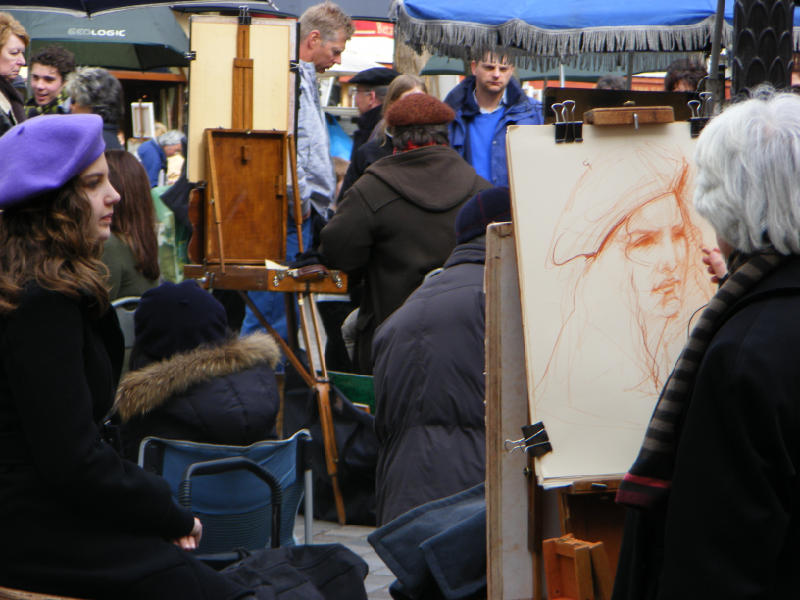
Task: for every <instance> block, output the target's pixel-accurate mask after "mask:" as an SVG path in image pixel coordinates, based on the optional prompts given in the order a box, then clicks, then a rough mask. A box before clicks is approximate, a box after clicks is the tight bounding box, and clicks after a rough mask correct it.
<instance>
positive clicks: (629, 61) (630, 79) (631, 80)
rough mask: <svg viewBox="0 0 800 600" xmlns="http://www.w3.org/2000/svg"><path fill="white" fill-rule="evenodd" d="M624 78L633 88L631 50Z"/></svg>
mask: <svg viewBox="0 0 800 600" xmlns="http://www.w3.org/2000/svg"><path fill="white" fill-rule="evenodd" d="M722 1H723V2H724V1H725V0H722ZM625 79H626V80H627V81H628V89H629V90H631V89H633V52H628V72H627V73H626V74H625Z"/></svg>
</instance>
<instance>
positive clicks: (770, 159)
mask: <svg viewBox="0 0 800 600" xmlns="http://www.w3.org/2000/svg"><path fill="white" fill-rule="evenodd" d="M299 24H300V33H299V42H298V48H299V68H298V76H299V80H300V93H299V96H298V104H299V106H298V112H297V121H298V127H297V187H298V189H297V196H298V197H299V199H300V204H301V213H302V225H301V226H300V228H299V230H298V228H297V224H296V223H295V221H294V218H293V216H292V217H291V218H290V219H289V220H288V223H287V228H286V229H287V239H286V255H287V257H289V260H290V261H292V260H293V259H297V260H299V261H303V260H308V259H309V257H310V258H312V259H314V260H317V261H319V262H321V263H322V264H324V265H325V266H327V267H330V268H333V269H340V270H343V271H345V272H347V273H348V275H349V277H350V283H351V288H350V296H349V297H345V298H344V301H343V302H340V303H334V302H330V303H325V304H326V306H325V308H321V311H322V312H323V316H324V323H325V327H326V329H327V335H328V338H329V340H332V341H333V342H338V347H339V348H340V352H339V354H338V355H337V356H336V357H335V359H332V361H331V362H334V360H335V361H336V364H337V365H342V370H348V371H351V372H354V373H358V374H362V375H369V376H372V377H373V382H374V391H375V399H376V404H375V413H374V430H375V433H376V434H377V439H378V442H379V450H378V454H377V456H376V457H375V463H376V468H375V490H374V494H375V498H376V500H377V508H376V515H375V524H377V525H384V524H387V523H390V522H391V521H393V520H394V519H396V518H397V517H399V516H401V515H403V514H405V513H407V512H408V511H410V510H412V509H414V508H416V507H419V506H420V505H424V504H426V503H428V502H431V501H434V500H438V499H441V498H443V497H446V496H450V495H453V494H457V493H459V492H462V491H464V490H467V489H470V488H473V487H474V486H476V485H478V484H480V483H481V482H483V480H484V476H485V475H484V473H485V450H484V448H485V425H484V410H485V409H484V403H483V401H484V396H485V389H484V385H485V381H484V378H485V356H484V336H485V331H484V329H485V324H484V321H485V319H484V304H485V297H484V284H483V281H484V279H483V278H484V263H485V258H486V245H485V234H486V228H487V226H488V225H489V224H491V223H493V222H504V221H510V220H511V192H510V190H509V173H508V160H507V156H506V132H507V130H508V128H509V126H511V125H527V124H533V125H537V124H542V123H543V111H542V107H541V104H540V103H539V102H538V101H536V100H535V99H533V98H531V97H529V96H528V95H527V94H526V93H525V92H524V90H523V89H522V87H521V85H520V84H519V82H518V81H517V80H516V79H515V78H514V66H513V64H512V63H511V62H510V60H509V59H508V57H507V56H505V55H503V54H502V52H499V51H494V52H484V53H482V54H481V55H479V56H475V57H473V59H474V60H472V61H471V63H470V71H471V75H469V76H467V77H465V78H464V79H463V80H462V81H461V82H460V83H459V84H458V85H457V86H456V87H455V88H454V89H452V90H451V91H450V92H449V93H448V94H447V96H446V97H445V98H444V100H443V101H442V100H439V99H438V98H436V97H434V96H432V95H430V94H428V93H427V88H426V84H425V82H424V81H423V80H422V79H421V78H420V77H418V76H416V75H414V74H410V73H399V72H397V71H395V70H393V69H390V68H386V67H379V68H370V69H367V70H365V71H363V72H361V73H358V74H357V75H355V76H354V77H353V78H352V79H351V81H350V82H351V84H353V85H354V86H355V87H354V94H353V101H354V104H355V106H356V107H357V109H358V112H359V117H358V123H357V125H358V129H357V131H356V133H355V134H354V139H353V142H354V143H353V148H352V154H351V156H350V161H349V162H347V161H345V162H343V163H342V162H340V163H339V164H336V161H335V160H334V158H333V157H332V156H331V154H330V151H329V137H328V126H327V122H326V116H325V114H324V111H323V109H322V106H321V103H320V97H319V89H318V84H317V76H318V75H319V74H321V73H323V72H325V71H326V70H328V69H330V68H331V67H332V66H333V65H335V64H338V63H340V62H341V56H342V53H343V51H344V50H345V47H346V45H347V42H348V40H349V39H350V37H351V36H352V35H353V33H354V27H353V23H352V21H351V19H350V17H349V16H348V15H346V14H345V13H344V12H343V11H342V9H341V8H340V7H338V6H337V5H335V4H333V3H331V2H327V1H326V2H323V3H321V4H318V5H315V6H312V7H310V8H309V9H307V10H306V11H305V12H304V14H303V15H302V16H301V17H300V21H299ZM30 41H31V40H30V38H29V36H28V34H27V32H26V31H25V29H24V28H23V27H22V25H20V23H19V22H18V21H16V20H15V19H14V18H13V17H12V16H11V15H9V14H7V13H3V12H0V248H2V251H1V252H0V365H2V369H0V531H2V532H3V542H4V543H3V544H1V545H0V564H2V567H0V585H4V586H10V587H15V588H20V589H25V590H32V591H43V592H49V593H59V594H67V595H74V596H79V597H92V598H94V597H97V598H110V597H113V598H131V599H134V598H153V599H158V598H170V599H181V598H187V599H189V598H191V599H201V598H208V599H209V600H212V599H231V600H234V599H239V598H250V597H255V596H253V590H252V589H248V588H246V587H243V586H242V585H240V584H239V583H236V582H234V581H233V580H231V579H230V578H227V577H226V576H225V575H224V574H222V573H219V572H217V571H215V570H213V569H211V568H210V567H208V566H207V565H206V564H204V563H203V562H201V561H200V560H198V559H197V558H196V557H194V556H193V555H192V552H191V551H192V550H193V549H195V548H196V547H197V545H198V543H199V540H200V538H201V536H202V523H201V522H200V521H199V520H198V519H197V518H196V517H194V516H193V515H192V514H191V512H190V511H188V510H187V509H185V508H181V507H180V506H179V505H178V504H176V503H175V501H174V499H173V498H172V495H171V491H170V489H169V487H168V486H167V484H166V483H165V482H164V481H163V480H162V479H161V478H160V477H159V476H157V475H154V474H152V473H150V472H148V471H146V470H144V469H142V468H140V467H139V466H137V465H136V459H137V455H138V448H139V443H140V442H141V440H142V439H143V438H144V437H146V436H148V435H157V436H164V437H172V438H179V439H185V440H193V441H203V442H209V443H216V444H228V445H247V444H251V443H253V442H256V441H260V440H264V439H270V438H275V437H277V436H278V435H279V434H280V433H281V432H279V431H278V428H277V425H278V421H279V406H280V383H279V381H280V380H279V378H278V377H277V375H276V373H277V374H279V373H280V371H281V369H282V368H283V367H282V362H281V361H282V357H281V355H280V351H279V349H278V345H277V343H276V341H275V340H274V339H273V338H272V337H271V336H270V335H267V334H266V333H264V332H263V331H261V330H262V329H263V326H262V325H261V322H260V319H259V317H264V318H266V319H267V321H268V322H269V323H270V324H271V326H272V327H274V328H275V329H276V330H277V331H278V333H279V334H281V335H283V336H284V337H286V336H288V331H287V328H288V322H291V321H292V319H289V318H287V317H288V315H287V314H286V312H285V311H286V304H285V302H284V297H283V294H269V293H263V292H251V293H250V294H249V295H250V299H251V301H252V306H253V307H255V310H254V309H253V308H251V307H250V306H248V308H247V310H246V312H244V316H243V322H241V324H240V323H238V322H236V323H234V322H233V321H234V319H232V318H231V310H230V308H229V307H227V306H223V304H221V303H220V302H219V301H218V300H217V299H216V298H215V297H214V296H213V295H212V294H211V293H209V292H207V291H206V290H204V289H202V288H201V287H200V286H199V285H198V284H197V283H196V282H194V281H183V282H180V281H175V282H173V281H169V280H165V278H164V276H163V273H162V268H161V265H160V260H159V258H160V256H159V240H158V234H157V231H158V224H157V212H158V206H159V205H158V203H154V202H155V199H154V196H153V189H154V188H156V189H161V186H163V185H164V184H165V183H169V182H168V181H167V172H168V159H169V158H170V157H173V156H179V155H183V154H185V152H186V147H185V142H186V140H185V136H184V135H183V134H182V133H181V132H179V131H176V130H170V131H167V130H165V129H164V130H162V131H160V132H159V133H158V134H157V135H156V136H155V137H154V138H153V139H150V140H148V141H146V142H145V143H143V144H141V145H140V146H139V147H138V150H137V151H136V152H135V153H131V152H128V151H127V150H125V148H124V146H123V141H124V140H120V136H119V125H120V120H121V118H122V114H123V104H122V87H121V85H120V83H119V81H118V80H117V79H116V78H115V77H114V76H113V75H112V74H111V73H109V72H108V71H107V70H106V69H103V68H99V67H76V65H75V60H74V57H73V56H72V55H71V53H70V52H69V51H67V50H65V49H64V48H61V47H59V46H51V47H47V48H44V49H42V50H40V51H39V52H37V53H36V54H35V55H34V56H32V57H31V58H30V65H29V71H28V73H29V81H28V85H29V89H30V97H29V98H27V99H26V98H24V97H23V95H22V94H21V93H20V88H19V86H18V85H15V83H18V81H19V75H20V69H21V67H22V66H24V65H25V64H26V58H25V52H26V48H27V47H28V45H29V44H30ZM673 67H674V68H671V69H670V71H668V73H667V77H666V79H665V89H667V90H668V91H697V90H698V87H699V86H701V85H702V83H701V82H702V80H703V78H704V77H705V76H706V73H705V70H704V69H703V68H702V67H701V66H700V65H697V64H696V63H693V62H691V61H686V62H681V63H676V64H675V65H673ZM623 86H624V82H623V81H621V80H619V78H613V77H608V78H604V79H603V80H602V81H600V82H598V86H597V87H598V88H603V89H622V87H623ZM795 149H798V152H796V153H795V152H794V150H795ZM798 157H800V97H797V96H794V95H792V94H781V93H774V92H767V91H762V92H759V94H757V95H756V97H754V98H752V99H749V100H747V101H744V102H741V103H739V104H737V105H734V106H732V107H730V108H728V109H727V110H725V111H724V112H723V113H722V114H721V115H720V116H718V117H717V118H715V119H713V120H712V121H711V123H710V124H709V125H708V127H707V128H706V129H705V130H704V132H703V133H702V135H701V137H700V140H699V142H698V146H697V154H696V157H695V160H696V166H697V173H698V174H697V189H696V192H695V198H694V201H695V206H696V208H697V210H698V211H699V212H700V213H701V214H702V215H703V216H704V217H705V218H706V219H707V220H708V221H709V222H710V223H711V224H712V226H713V228H714V229H715V230H716V233H717V239H718V243H719V248H718V249H715V250H709V249H706V250H704V252H705V257H704V258H703V261H704V262H705V263H706V264H707V265H708V266H709V270H710V271H711V272H712V275H713V281H714V283H719V285H720V287H719V291H718V292H717V294H716V295H715V296H714V298H713V299H712V301H711V303H710V304H709V305H708V307H707V308H706V310H705V312H704V313H703V315H702V317H701V319H700V324H699V325H698V327H697V328H696V329H695V330H694V332H693V333H692V335H691V337H690V338H689V342H688V344H687V347H686V349H685V350H684V352H683V353H682V354H681V357H680V358H679V359H678V363H677V368H676V370H675V372H674V373H673V375H672V376H671V377H670V378H669V379H668V380H667V381H666V383H665V384H664V386H663V391H662V393H661V397H660V399H659V402H658V405H657V407H656V410H655V413H654V415H653V418H652V421H651V424H650V427H649V429H648V431H647V434H646V438H645V442H644V444H643V446H642V450H641V452H640V455H639V457H638V458H637V460H636V462H635V464H634V465H633V467H632V468H631V470H630V472H629V473H628V474H627V475H626V476H625V479H624V481H623V482H622V484H621V486H620V491H619V494H618V501H619V502H621V503H623V504H625V505H627V506H629V507H630V513H629V519H628V523H627V525H626V532H625V543H624V546H623V550H622V555H621V559H620V569H619V575H618V577H617V583H616V587H615V592H614V597H615V599H617V600H624V599H628V598H630V599H643V598H645V599H648V600H649V599H650V598H653V599H655V598H659V599H667V598H679V597H680V598H689V597H698V598H699V597H722V596H724V597H726V598H745V597H748V598H749V597H772V596H776V597H788V596H790V595H791V594H793V593H794V592H793V590H794V589H795V587H796V586H795V579H796V578H797V575H795V574H794V573H795V572H794V571H793V570H792V569H791V565H792V564H795V561H796V560H797V556H796V554H797V552H796V550H795V549H794V546H793V543H792V541H793V535H792V534H793V533H794V531H795V529H797V524H796V521H797V519H796V518H795V517H796V512H797V511H796V508H795V506H794V504H793V502H794V494H795V488H796V487H797V474H796V473H797V470H798V466H799V465H798V462H800V455H799V454H798V450H797V448H795V443H796V442H795V441H794V437H795V436H794V432H795V431H796V428H795V427H794V425H795V423H794V419H795V418H797V417H796V413H797V410H796V407H795V402H796V400H795V397H796V395H797V392H798V385H799V384H800V382H798V381H797V376H796V374H795V372H796V369H795V368H794V365H793V361H792V359H791V352H789V351H787V350H786V349H787V348H791V347H793V346H794V345H796V344H797V343H798V336H800V332H797V331H795V328H794V327H793V326H792V325H791V323H792V322H793V321H792V315H793V314H794V313H796V311H797V309H798V306H797V305H798V302H800V271H798V265H797V259H796V256H797V255H798V254H800V222H798V223H795V221H796V220H798V215H799V214H800V196H799V195H798V194H800V192H798V189H799V188H798V187H797V186H796V184H795V182H794V179H795V177H796V173H797V172H798V170H800V164H797V163H798V160H800V159H799V158H798ZM345 165H346V168H345ZM184 177H185V175H184ZM293 191H294V190H291V189H290V190H289V193H288V194H287V197H288V198H292V199H293V198H294V197H295V194H294V193H293ZM289 214H290V215H294V212H293V211H289ZM176 217H177V215H176ZM300 239H302V246H303V248H305V249H307V250H308V249H310V250H308V251H307V252H306V253H305V254H304V255H302V256H301V255H300V253H299V248H300ZM125 297H136V298H139V299H140V302H139V307H138V309H137V311H136V314H135V332H134V337H135V340H134V343H133V348H132V351H131V355H130V362H129V364H127V365H125V369H123V364H122V362H123V356H124V354H123V340H122V333H121V331H120V328H119V323H118V321H117V317H116V313H115V311H114V310H113V308H112V306H111V303H112V302H113V301H114V300H116V299H118V298H125ZM257 313H260V314H257ZM240 320H242V319H240ZM240 325H241V326H240ZM126 371H127V372H126ZM659 385H660V382H659ZM112 429H113V431H114V432H115V435H114V436H110V435H109V431H110V430H112ZM112 437H113V439H112ZM442 449H446V451H443V450H442ZM721 507H726V508H724V509H722V508H721ZM732 524H735V530H736V535H735V536H734V535H733V534H732V533H731V527H732V526H733V525H732ZM45 538H51V539H56V540H58V543H55V544H49V545H47V544H45V545H43V544H42V539H45ZM688 540H691V543H689V542H688ZM756 549H758V550H757V551H756ZM688 590H692V591H691V593H689V591H688Z"/></svg>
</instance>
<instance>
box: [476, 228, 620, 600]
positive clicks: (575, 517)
mask: <svg viewBox="0 0 800 600" xmlns="http://www.w3.org/2000/svg"><path fill="white" fill-rule="evenodd" d="M513 235H514V231H513V227H512V225H511V224H508V223H504V224H497V225H490V226H489V227H488V228H487V236H486V237H487V241H486V371H487V374H486V376H487V379H486V449H487V450H486V521H487V523H486V524H487V528H486V529H487V531H486V534H487V585H488V597H489V598H493V599H497V600H522V599H526V600H527V599H535V600H541V599H542V598H544V591H545V589H546V585H547V581H548V580H547V578H546V574H545V562H546V561H545V553H544V546H543V542H544V539H545V538H546V537H547V533H546V532H547V524H546V523H545V520H546V519H549V520H550V521H554V522H555V523H557V527H558V530H557V533H555V535H559V536H563V535H566V534H570V533H571V534H573V535H575V536H576V537H577V538H580V539H581V540H589V541H590V542H598V541H601V542H603V545H604V549H605V550H604V556H606V557H607V559H606V564H607V565H608V568H607V569H606V571H607V572H608V573H611V574H613V573H614V572H615V570H616V563H617V556H618V554H619V546H620V539H621V516H622V515H623V510H622V508H621V507H619V506H618V505H615V504H614V503H613V493H614V491H615V489H616V485H617V482H616V481H614V480H602V481H597V482H580V483H576V484H573V485H572V486H567V487H565V488H560V489H559V490H548V491H545V490H543V489H542V488H541V486H539V485H538V484H537V482H536V471H535V464H534V460H533V458H532V457H530V456H528V455H526V453H525V452H523V451H521V450H517V451H509V448H510V447H511V445H510V444H509V442H510V441H511V440H513V441H519V438H520V435H521V430H520V425H521V424H523V423H528V422H529V415H528V402H527V397H528V389H527V383H526V377H525V368H526V367H525V348H524V343H523V337H522V336H523V330H522V314H521V307H520V291H519V280H518V277H517V258H516V249H515V244H514V237H513ZM592 484H594V485H592ZM555 523H550V528H551V532H550V535H553V534H554V532H553V531H552V529H553V527H554V526H555ZM584 543H585V542H584ZM578 566H580V565H578V564H577V563H575V562H574V561H573V562H572V563H571V565H569V568H570V569H573V571H574V570H575V568H577V567H578ZM550 578H551V579H552V574H551V577H550ZM584 579H585V576H584ZM578 597H583V596H578Z"/></svg>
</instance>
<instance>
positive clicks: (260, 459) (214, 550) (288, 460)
mask: <svg viewBox="0 0 800 600" xmlns="http://www.w3.org/2000/svg"><path fill="white" fill-rule="evenodd" d="M310 440H311V435H310V434H309V432H308V431H307V430H300V431H298V432H297V433H295V434H294V435H293V436H292V437H290V438H288V439H285V440H266V441H262V442H257V443H255V444H251V445H250V446H225V445H217V444H203V443H199V442H188V441H184V440H169V439H164V438H156V437H147V438H145V439H143V440H142V442H141V445H140V447H139V465H140V466H142V467H144V468H145V469H147V470H150V471H154V472H156V473H159V474H160V475H161V476H162V477H164V479H166V480H167V482H169V484H170V486H171V487H172V493H173V495H174V496H175V498H176V499H177V498H178V497H179V492H180V489H181V485H182V482H183V481H184V479H185V478H186V472H187V470H188V469H189V467H191V466H192V465H193V464H195V463H199V462H205V461H211V460H216V459H221V458H229V457H244V458H247V459H249V460H251V461H253V462H255V463H256V464H258V465H260V466H261V467H263V468H264V470H266V471H267V472H268V473H270V474H271V475H272V476H273V477H274V478H275V479H277V480H278V482H279V484H280V488H281V490H282V501H281V512H280V527H279V531H280V545H282V546H283V545H292V544H294V537H293V533H294V521H295V517H296V516H297V512H298V509H299V506H300V501H301V500H302V498H303V489H304V481H303V471H304V464H305V454H307V449H306V448H305V445H306V443H307V442H308V441H310ZM271 497H272V494H271V492H270V488H269V487H268V485H267V484H266V483H264V482H263V481H261V480H260V479H259V478H257V477H256V476H254V475H253V473H251V472H249V471H247V470H242V469H236V470H231V471H227V472H223V473H218V474H214V475H201V476H198V477H194V478H193V479H192V481H191V509H192V512H193V513H194V514H195V515H196V516H197V517H198V518H199V519H200V521H202V523H203V537H202V539H201V541H200V546H199V548H198V550H197V552H198V554H199V555H200V558H201V559H202V558H204V555H206V556H207V555H219V554H224V553H229V552H231V551H233V550H234V549H236V548H245V549H248V550H256V549H259V548H265V547H267V546H268V545H269V542H270V536H271V534H272V525H271V513H272V507H271Z"/></svg>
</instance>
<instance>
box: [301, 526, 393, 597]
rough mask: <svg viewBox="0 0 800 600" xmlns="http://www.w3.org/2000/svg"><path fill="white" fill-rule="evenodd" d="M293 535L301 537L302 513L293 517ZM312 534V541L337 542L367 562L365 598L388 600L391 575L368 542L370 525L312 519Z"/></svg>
mask: <svg viewBox="0 0 800 600" xmlns="http://www.w3.org/2000/svg"><path fill="white" fill-rule="evenodd" d="M294 531H295V536H296V537H297V539H298V540H300V541H302V540H303V539H304V537H303V536H304V533H303V516H302V515H298V516H297V519H296V520H295V529H294ZM312 531H313V535H314V543H315V544H333V543H337V542H338V543H340V544H342V545H344V546H346V547H347V548H349V549H350V550H352V551H353V552H355V553H356V554H358V555H359V556H360V557H361V558H363V559H364V560H365V561H366V562H367V564H368V565H369V573H368V574H367V578H366V580H365V581H364V584H365V586H366V588H367V598H368V599H369V600H391V597H392V596H391V595H390V594H389V585H391V583H392V582H393V581H394V580H395V576H394V575H393V574H392V572H391V571H390V570H389V568H388V567H387V566H386V565H385V564H384V563H383V561H382V560H381V559H380V557H379V556H378V555H377V554H375V550H373V549H372V546H370V545H369V542H368V541H367V536H368V535H369V534H370V533H372V532H373V531H375V528H374V527H366V526H363V525H339V524H338V523H331V522H329V521H317V520H314V526H313V530H312Z"/></svg>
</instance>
